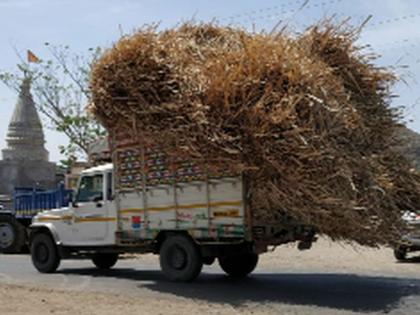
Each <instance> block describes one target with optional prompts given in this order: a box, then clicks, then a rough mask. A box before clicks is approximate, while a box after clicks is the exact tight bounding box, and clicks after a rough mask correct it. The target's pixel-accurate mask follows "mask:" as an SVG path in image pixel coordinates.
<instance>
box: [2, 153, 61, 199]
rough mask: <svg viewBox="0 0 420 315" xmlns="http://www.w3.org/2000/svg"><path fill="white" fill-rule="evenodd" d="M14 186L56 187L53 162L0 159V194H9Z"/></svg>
mask: <svg viewBox="0 0 420 315" xmlns="http://www.w3.org/2000/svg"><path fill="white" fill-rule="evenodd" d="M15 187H40V188H44V189H49V188H55V187H56V166H55V163H51V162H45V161H22V160H21V161H12V160H8V161H0V195H10V194H12V193H13V191H14V188H15Z"/></svg>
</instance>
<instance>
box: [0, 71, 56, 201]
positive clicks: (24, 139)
mask: <svg viewBox="0 0 420 315" xmlns="http://www.w3.org/2000/svg"><path fill="white" fill-rule="evenodd" d="M30 85H31V81H30V79H29V78H25V79H24V80H23V83H22V85H21V89H20V93H19V97H18V101H17V103H16V106H15V109H14V111H13V115H12V118H11V120H10V123H9V129H8V132H7V136H6V144H7V147H6V148H5V149H3V150H2V158H3V159H2V160H0V195H6V196H7V195H9V196H10V195H11V194H12V193H13V190H14V188H15V187H39V188H44V189H47V188H53V187H55V186H56V183H57V182H56V164H55V163H52V162H50V161H49V153H48V151H47V150H46V149H45V138H44V132H43V129H42V124H41V120H40V119H39V116H38V113H37V110H36V108H35V104H34V101H33V99H32V95H31V92H30Z"/></svg>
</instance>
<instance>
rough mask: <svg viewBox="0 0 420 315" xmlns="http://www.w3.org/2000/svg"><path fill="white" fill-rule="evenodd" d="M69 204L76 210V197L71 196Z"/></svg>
mask: <svg viewBox="0 0 420 315" xmlns="http://www.w3.org/2000/svg"><path fill="white" fill-rule="evenodd" d="M70 204H71V206H72V207H73V208H77V207H78V205H77V201H76V197H75V196H74V195H73V194H72V195H71V197H70Z"/></svg>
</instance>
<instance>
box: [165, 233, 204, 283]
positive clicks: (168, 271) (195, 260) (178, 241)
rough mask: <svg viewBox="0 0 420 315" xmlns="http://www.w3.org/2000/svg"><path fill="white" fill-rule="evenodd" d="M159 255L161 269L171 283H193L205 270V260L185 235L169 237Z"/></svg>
mask: <svg viewBox="0 0 420 315" xmlns="http://www.w3.org/2000/svg"><path fill="white" fill-rule="evenodd" d="M159 255H160V267H161V269H162V271H163V272H164V273H165V275H166V277H168V279H169V280H171V281H181V282H189V281H192V280H194V279H195V278H197V277H198V275H199V274H200V272H201V269H202V268H203V260H202V258H201V254H200V251H199V250H198V248H197V246H196V245H195V244H194V242H193V241H192V240H191V239H190V238H188V237H186V236H183V235H176V236H170V237H168V238H167V239H166V240H165V241H164V242H163V244H162V246H161V248H160V253H159Z"/></svg>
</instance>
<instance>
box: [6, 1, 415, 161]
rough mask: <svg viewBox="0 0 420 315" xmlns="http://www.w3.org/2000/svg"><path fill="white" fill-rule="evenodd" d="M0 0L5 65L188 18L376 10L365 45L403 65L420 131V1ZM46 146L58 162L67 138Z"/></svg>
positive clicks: (296, 19)
mask: <svg viewBox="0 0 420 315" xmlns="http://www.w3.org/2000/svg"><path fill="white" fill-rule="evenodd" d="M304 2H305V1H303V0H302V1H288V0H277V1H274V0H266V1H263V0H230V1H229V0H223V1H222V0H212V1H210V0H207V1H206V0H194V1H193V0H178V1H169V0H154V1H153V0H148V1H145V0H119V1H118V0H108V1H105V0H61V1H60V0H0V53H1V54H0V69H3V70H14V69H15V65H16V63H18V58H17V56H16V54H15V52H14V49H13V48H12V47H13V46H15V47H17V49H18V50H19V51H21V52H25V51H26V49H31V50H32V51H34V52H35V53H36V54H37V55H38V56H39V57H40V58H43V57H44V56H46V58H48V52H47V51H46V49H45V47H44V43H45V42H50V43H51V44H55V45H60V44H63V45H70V47H71V49H72V50H74V51H80V52H83V51H86V50H87V49H88V48H89V47H97V46H101V47H109V46H111V45H112V43H113V42H114V41H116V40H118V38H119V36H120V29H122V30H123V31H124V32H125V33H129V32H131V31H132V30H134V29H136V28H137V27H139V26H141V25H143V24H145V23H151V22H160V23H161V27H171V26H173V25H175V24H177V23H179V22H180V21H182V20H190V19H191V18H195V19H196V20H199V21H200V20H203V21H210V20H213V19H217V20H219V21H220V23H222V24H232V25H237V26H241V27H245V28H248V29H252V28H253V27H255V28H256V29H271V28H273V27H274V26H275V25H276V24H277V23H278V22H279V21H280V20H282V21H287V23H289V24H291V25H293V26H295V27H296V28H298V29H299V28H302V27H303V26H305V25H308V24H311V23H314V22H316V21H318V20H319V19H321V18H323V17H329V16H332V15H335V16H336V17H338V18H342V17H350V18H351V20H352V21H354V23H356V24H357V23H360V21H362V20H364V19H365V18H366V17H367V16H369V15H372V18H371V20H370V21H369V24H368V25H367V26H366V27H365V29H364V31H363V34H362V38H361V43H363V44H370V45H371V46H372V49H373V50H374V51H375V52H376V53H379V54H381V55H382V57H381V59H380V60H379V61H378V62H379V63H380V64H381V65H390V66H402V65H405V66H407V68H401V69H400V70H398V72H399V73H400V74H401V75H402V76H403V78H404V81H405V83H399V84H397V85H396V86H395V88H394V92H395V93H396V94H399V95H400V98H399V99H396V100H395V105H396V106H397V105H404V106H406V107H407V110H406V119H407V120H411V121H410V122H409V123H408V125H409V127H410V128H412V129H413V130H415V131H418V132H420V107H419V105H418V103H419V102H420V89H419V84H418V82H417V81H418V80H419V78H420V77H419V75H420V54H419V52H420V6H419V5H418V4H419V2H418V1H417V0H341V1H340V0H309V2H308V3H307V5H306V6H305V7H304V8H303V9H301V10H298V9H299V8H300V7H301V5H302V4H303V3H304ZM16 97H17V96H16V94H15V92H14V91H11V90H9V89H8V88H6V87H5V86H3V85H0V148H4V147H5V142H4V139H5V135H6V131H7V125H8V122H9V119H10V117H11V114H12V110H13V107H14V104H15V102H16ZM44 131H45V133H46V140H47V144H46V146H47V149H48V150H49V151H50V157H51V160H53V161H58V160H59V159H60V158H61V157H60V154H59V152H58V145H60V144H62V143H64V142H66V138H65V137H64V136H63V135H61V134H59V133H57V132H54V131H52V130H48V129H47V128H44Z"/></svg>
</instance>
